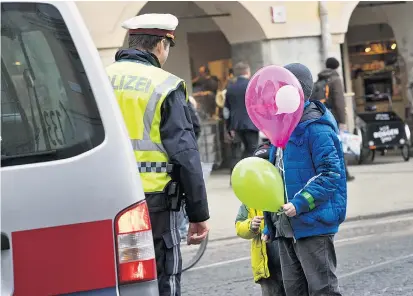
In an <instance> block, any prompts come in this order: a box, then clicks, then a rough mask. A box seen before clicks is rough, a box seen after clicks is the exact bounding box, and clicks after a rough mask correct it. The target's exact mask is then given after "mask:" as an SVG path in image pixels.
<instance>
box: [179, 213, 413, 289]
mask: <svg viewBox="0 0 413 296" xmlns="http://www.w3.org/2000/svg"><path fill="white" fill-rule="evenodd" d="M249 248H250V243H249V241H246V240H242V239H239V238H235V239H229V240H223V241H215V242H211V243H210V244H209V246H208V249H207V252H206V253H205V255H204V257H203V258H202V260H201V262H200V263H199V264H198V265H197V266H196V267H195V268H194V269H192V270H190V271H188V272H186V273H184V274H183V278H182V282H183V289H182V295H185V296H195V295H196V296H207V295H211V296H249V295H257V296H258V295H261V292H260V287H259V285H256V284H254V283H253V280H252V271H251V266H250V259H249ZM336 248H337V256H338V265H339V266H338V275H339V279H340V286H341V290H342V294H343V296H347V295H351V296H396V295H397V296H413V273H412V266H413V216H412V215H405V216H399V217H397V216H396V217H389V218H381V219H375V220H363V221H356V222H348V223H345V224H343V226H342V227H341V230H340V232H339V234H338V235H337V237H336Z"/></svg>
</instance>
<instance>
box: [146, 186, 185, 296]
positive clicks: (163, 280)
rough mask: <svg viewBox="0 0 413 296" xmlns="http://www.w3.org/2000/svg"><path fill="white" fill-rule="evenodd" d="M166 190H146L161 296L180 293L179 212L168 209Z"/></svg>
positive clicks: (172, 295)
mask: <svg viewBox="0 0 413 296" xmlns="http://www.w3.org/2000/svg"><path fill="white" fill-rule="evenodd" d="M167 198H168V197H167V196H166V194H147V195H146V202H147V204H148V208H149V215H150V219H151V224H152V235H153V243H154V247H155V257H156V270H157V274H158V287H159V296H180V295H181V272H182V257H181V250H180V240H181V239H180V235H179V230H178V227H179V225H178V214H179V212H173V211H169V210H168V207H167Z"/></svg>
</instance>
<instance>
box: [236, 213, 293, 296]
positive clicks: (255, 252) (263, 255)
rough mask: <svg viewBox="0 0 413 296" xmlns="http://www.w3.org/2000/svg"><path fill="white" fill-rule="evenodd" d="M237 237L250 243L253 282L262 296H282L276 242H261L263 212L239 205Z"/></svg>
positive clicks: (282, 290)
mask: <svg viewBox="0 0 413 296" xmlns="http://www.w3.org/2000/svg"><path fill="white" fill-rule="evenodd" d="M235 229H236V231H237V235H238V236H239V237H241V238H244V239H252V242H251V266H252V271H253V274H254V281H255V282H256V283H258V284H260V285H261V290H262V295H263V296H279V295H280V296H284V295H285V292H284V286H283V282H282V276H281V266H280V256H279V253H278V244H277V241H275V242H271V243H265V242H264V241H262V240H261V233H262V231H263V229H264V217H263V212H262V211H258V210H254V209H251V208H248V207H247V206H245V205H241V207H240V208H239V211H238V215H237V219H236V221H235Z"/></svg>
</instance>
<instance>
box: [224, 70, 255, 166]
mask: <svg viewBox="0 0 413 296" xmlns="http://www.w3.org/2000/svg"><path fill="white" fill-rule="evenodd" d="M234 74H235V76H236V77H237V79H236V81H235V82H232V83H229V84H228V87H227V92H226V95H225V97H226V98H225V110H224V114H227V116H226V117H227V118H228V120H227V121H226V123H227V130H228V131H229V133H230V136H231V138H232V139H233V141H237V140H238V139H237V138H239V141H240V142H241V143H242V144H243V146H244V151H243V153H242V156H241V158H245V157H248V156H251V155H253V153H254V151H255V150H256V149H257V146H258V129H257V127H256V126H255V125H254V123H252V121H251V119H250V117H249V115H248V112H247V108H246V106H245V92H246V90H247V86H248V83H249V79H250V77H251V70H250V67H249V66H248V64H245V63H243V62H240V63H238V64H236V65H235V67H234ZM234 148H235V149H236V150H235V151H233V155H234V156H235V157H234V158H233V161H232V165H231V172H232V169H233V168H234V166H235V165H236V163H237V162H238V161H239V160H240V159H238V157H237V156H238V155H239V150H240V149H241V147H240V145H236V146H235V147H234Z"/></svg>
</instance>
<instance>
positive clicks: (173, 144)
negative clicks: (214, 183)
mask: <svg viewBox="0 0 413 296" xmlns="http://www.w3.org/2000/svg"><path fill="white" fill-rule="evenodd" d="M115 59H116V61H121V60H129V61H131V60H133V61H136V62H137V63H143V64H147V65H152V66H154V67H159V68H160V67H161V65H160V63H159V61H158V59H157V57H156V56H155V55H153V54H152V53H149V52H143V51H139V50H131V49H128V50H120V51H118V52H117V53H116V57H115ZM188 104H189V102H188V103H187V102H186V96H185V91H184V86H183V85H181V86H180V87H179V88H178V89H177V90H175V91H173V92H171V93H170V94H169V95H168V97H167V98H166V99H165V101H164V103H163V106H162V111H161V116H162V119H161V125H160V134H161V140H162V144H163V146H164V147H165V150H166V151H167V153H168V157H169V163H172V164H174V165H177V166H179V167H180V184H181V186H182V189H183V191H184V192H185V194H186V211H187V215H188V219H189V221H190V222H193V223H195V222H203V221H206V220H208V219H209V210H208V202H207V195H206V189H205V182H204V178H203V174H202V167H201V160H200V156H199V152H198V146H197V142H196V138H195V133H194V128H193V125H192V120H191V111H190V108H189V107H188ZM166 198H167V197H166V196H165V194H151V195H150V196H147V198H146V200H147V203H148V207H149V209H150V211H162V210H166V209H167V202H166Z"/></svg>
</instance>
